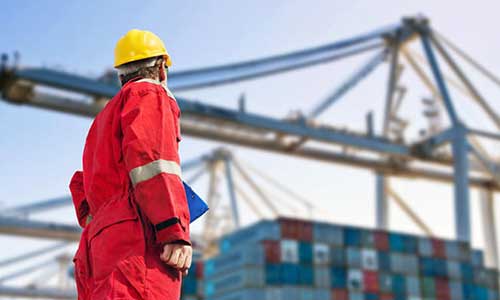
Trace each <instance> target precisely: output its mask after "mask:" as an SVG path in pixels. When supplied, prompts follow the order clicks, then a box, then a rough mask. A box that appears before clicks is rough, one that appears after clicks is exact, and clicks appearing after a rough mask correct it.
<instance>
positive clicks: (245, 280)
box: [204, 267, 266, 297]
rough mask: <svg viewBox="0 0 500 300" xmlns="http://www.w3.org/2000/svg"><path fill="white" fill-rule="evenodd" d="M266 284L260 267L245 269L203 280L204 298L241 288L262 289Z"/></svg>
mask: <svg viewBox="0 0 500 300" xmlns="http://www.w3.org/2000/svg"><path fill="white" fill-rule="evenodd" d="M265 283H266V280H265V275H264V270H263V268H261V267H247V268H242V269H239V270H235V271H233V272H228V273H225V274H221V275H219V276H215V277H211V278H210V279H206V280H205V292H204V295H205V297H213V296H216V295H220V294H222V293H223V292H229V291H233V290H239V289H243V288H262V287H264V285H265Z"/></svg>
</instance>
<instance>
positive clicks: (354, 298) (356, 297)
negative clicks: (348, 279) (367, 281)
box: [349, 291, 365, 300]
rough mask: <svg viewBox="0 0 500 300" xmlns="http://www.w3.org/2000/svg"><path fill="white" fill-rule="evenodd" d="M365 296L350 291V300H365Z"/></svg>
mask: <svg viewBox="0 0 500 300" xmlns="http://www.w3.org/2000/svg"><path fill="white" fill-rule="evenodd" d="M364 298H365V297H364V294H363V293H361V292H353V291H349V300H364Z"/></svg>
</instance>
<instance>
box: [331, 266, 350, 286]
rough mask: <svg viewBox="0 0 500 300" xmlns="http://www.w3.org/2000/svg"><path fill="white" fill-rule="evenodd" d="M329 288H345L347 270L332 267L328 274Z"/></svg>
mask: <svg viewBox="0 0 500 300" xmlns="http://www.w3.org/2000/svg"><path fill="white" fill-rule="evenodd" d="M330 280H331V284H330V286H331V287H332V288H334V289H346V288H347V270H346V269H345V268H342V267H332V268H331V272H330Z"/></svg>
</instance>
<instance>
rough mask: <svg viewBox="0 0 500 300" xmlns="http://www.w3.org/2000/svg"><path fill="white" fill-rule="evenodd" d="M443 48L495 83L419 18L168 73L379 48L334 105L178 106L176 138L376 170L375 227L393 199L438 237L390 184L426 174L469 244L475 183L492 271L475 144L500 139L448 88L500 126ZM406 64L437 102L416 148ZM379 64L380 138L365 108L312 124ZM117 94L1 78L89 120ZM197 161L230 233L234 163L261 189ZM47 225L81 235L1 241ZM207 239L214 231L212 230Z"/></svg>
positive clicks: (487, 210)
mask: <svg viewBox="0 0 500 300" xmlns="http://www.w3.org/2000/svg"><path fill="white" fill-rule="evenodd" d="M416 42H419V43H421V46H422V50H423V54H424V55H423V56H424V58H423V60H422V58H421V57H419V56H418V55H417V54H416V53H414V52H412V51H411V50H410V48H409V47H408V46H409V44H410V43H416ZM450 50H451V51H453V53H455V55H458V56H460V57H461V58H462V59H463V60H465V61H466V62H467V63H469V64H471V65H472V67H474V68H476V69H477V70H479V72H481V73H482V74H484V75H485V76H486V78H487V79H490V80H492V81H493V82H494V83H495V84H497V85H499V86H500V80H499V79H498V78H497V77H496V76H495V75H493V74H492V73H491V72H489V71H488V70H486V69H485V68H484V67H483V66H481V65H480V64H478V63H477V62H476V61H474V60H473V59H472V58H471V57H470V56H468V55H467V54H465V53H464V52H463V51H461V50H460V49H459V48H458V47H456V46H455V45H454V44H452V43H451V42H450V41H449V40H447V39H446V38H444V37H443V36H441V35H440V34H438V33H437V32H436V31H435V30H433V29H432V28H431V27H430V25H429V22H428V20H427V19H425V18H422V17H417V18H405V19H403V20H402V22H400V23H398V24H395V25H392V26H387V27H384V28H382V29H379V30H375V31H373V32H369V33H366V34H362V35H359V36H356V37H354V38H350V39H346V40H341V41H338V42H334V43H331V44H328V45H324V46H320V47H315V48H310V49H305V50H301V51H296V52H292V53H288V54H283V55H277V56H273V57H267V58H263V59H256V60H252V61H247V62H242V63H234V64H229V65H223V66H216V67H209V68H203V69H198V70H192V71H184V72H178V73H172V74H170V75H169V86H170V88H171V89H172V90H174V91H181V90H189V89H194V88H199V87H207V86H215V85H222V84H230V83H233V82H237V81H241V80H248V79H252V78H257V77H263V76H269V75H272V74H277V73H281V72H287V71H290V70H294V69H299V68H305V67H310V66H313V65H317V64H323V63H329V62H333V61H336V60H340V59H342V58H346V57H351V56H355V55H357V54H360V53H365V52H369V51H372V52H375V55H374V56H373V57H371V58H370V59H369V60H368V61H367V62H366V63H365V64H363V65H362V66H361V68H359V69H357V70H356V71H355V72H354V73H353V74H352V75H351V76H350V77H348V78H347V80H346V81H345V82H343V83H342V84H341V85H340V86H339V87H338V88H337V89H336V90H335V91H334V92H333V93H332V94H331V95H330V96H329V97H327V98H326V99H324V100H323V101H321V102H320V103H319V104H318V105H317V106H315V107H313V108H312V109H311V110H310V112H309V113H304V114H302V113H301V114H299V115H297V116H295V117H293V118H282V119H280V118H273V117H269V116H265V115H260V114H254V113H250V112H247V111H246V110H245V103H244V100H242V101H240V106H239V109H228V108H224V107H220V106H215V105H210V104H206V103H203V102H199V101H193V100H189V99H184V98H177V100H178V103H179V106H180V108H181V110H182V114H183V118H182V120H181V122H182V124H181V125H182V130H183V133H184V134H185V135H190V136H194V137H199V138H204V139H210V140H215V141H220V142H224V143H232V144H237V145H242V146H247V147H251V148H256V149H261V150H265V151H270V152H275V153H280V154H285V155H292V156H298V157H303V158H308V159H313V160H320V161H324V162H331V163H338V164H343V165H348V166H352V167H357V168H364V169H369V170H373V172H374V174H375V176H376V187H377V192H376V203H377V206H376V222H377V227H379V228H383V229H387V228H388V226H389V224H388V213H389V211H388V199H389V198H391V199H393V200H394V201H395V203H396V204H397V205H399V206H400V207H401V208H402V210H403V211H405V212H406V213H407V214H408V216H409V217H410V218H411V219H412V220H413V221H414V222H415V223H416V224H417V225H418V226H419V227H420V228H421V229H422V231H423V232H425V233H426V234H429V235H432V234H433V232H432V230H431V228H430V227H428V226H426V225H425V223H424V221H423V220H422V219H421V218H420V217H419V216H418V215H416V214H415V213H414V212H413V211H412V210H411V208H410V207H409V206H408V205H407V204H406V203H405V202H404V201H403V199H402V198H401V197H400V196H399V195H398V194H397V193H396V192H395V191H394V190H393V189H392V188H391V186H390V184H389V179H390V177H402V178H423V179H428V180H432V181H439V182H447V183H450V184H452V185H453V187H454V211H455V233H456V238H457V239H459V240H462V241H466V242H470V240H471V224H470V204H469V198H470V187H476V188H478V189H480V191H481V195H482V199H481V207H482V208H481V213H482V221H483V227H484V240H485V244H486V247H485V251H486V257H487V262H489V264H490V265H491V266H495V267H497V268H498V249H497V233H496V231H495V228H496V227H495V216H494V209H493V208H494V203H493V193H494V192H497V191H498V190H500V164H499V163H500V162H499V161H497V160H495V159H494V158H493V157H491V155H489V154H488V152H487V151H486V150H485V148H484V147H483V146H482V145H481V143H480V142H479V139H489V140H492V141H498V140H500V134H499V133H498V132H490V131H485V130H482V129H480V128H471V127H469V126H467V125H466V124H465V123H464V121H463V120H462V119H461V117H460V116H459V115H458V113H457V110H456V107H455V102H454V101H453V99H452V97H451V94H450V90H449V87H455V88H458V89H459V90H460V91H461V92H463V93H464V94H466V95H467V97H469V98H471V99H472V100H473V101H474V103H476V104H477V105H478V106H479V107H480V108H481V109H482V110H483V111H484V113H485V115H486V116H487V117H488V118H489V119H490V120H491V121H492V122H493V124H495V126H496V127H497V128H499V129H500V117H499V116H498V115H497V113H496V112H495V111H494V109H493V108H492V107H491V105H490V104H489V103H488V102H487V101H486V99H485V98H484V97H483V96H482V94H481V93H480V91H479V90H478V89H477V88H476V87H475V86H474V85H473V83H472V82H471V80H470V79H469V78H468V76H467V74H466V73H465V72H464V70H463V69H462V67H461V66H460V65H459V64H458V63H457V62H456V61H455V59H454V58H453V57H452V55H451V52H450ZM403 59H404V61H405V62H406V63H407V64H406V65H408V66H409V67H410V68H411V69H412V70H413V71H414V72H415V74H416V75H417V76H418V77H419V78H420V79H421V81H422V83H423V84H424V85H425V86H426V87H427V88H428V90H429V93H430V94H431V95H432V99H424V105H426V107H427V108H428V110H427V111H426V116H427V117H428V119H429V129H428V131H427V132H426V134H425V138H423V139H419V140H417V141H415V142H406V141H405V138H404V135H403V132H404V129H405V127H406V126H407V124H406V121H405V120H402V119H401V118H399V117H398V109H399V108H400V106H401V105H402V101H403V97H404V94H405V92H406V87H403V86H401V85H400V84H399V79H400V77H401V76H402V70H403V63H402V62H403ZM419 59H420V60H419ZM384 62H388V64H389V76H388V81H387V90H386V97H385V106H384V110H383V115H384V119H383V124H382V132H380V133H377V132H375V125H374V122H373V114H372V113H371V112H369V113H368V114H367V122H366V131H365V132H353V131H347V130H344V129H339V128H336V127H332V126H329V125H325V124H319V123H318V122H317V121H316V120H315V119H316V118H317V117H318V116H319V115H320V114H322V113H323V112H324V111H325V110H326V109H328V108H329V107H331V106H332V105H333V104H334V103H335V102H337V101H338V100H339V99H341V98H342V96H344V95H345V94H346V93H348V92H349V91H350V90H351V89H352V88H354V87H355V86H356V85H357V84H358V83H359V82H361V81H362V80H363V79H364V78H366V77H367V76H368V75H369V74H370V73H372V72H373V70H375V69H376V68H377V67H378V66H379V65H381V64H382V63H384ZM423 62H424V63H425V64H427V65H428V66H429V68H428V71H429V72H430V74H431V76H428V75H427V70H424V66H425V64H424V63H423ZM443 63H444V64H445V65H446V66H447V68H448V69H450V70H451V71H452V72H453V73H454V74H455V76H456V77H457V78H458V81H459V82H454V81H451V80H449V79H448V78H447V77H446V76H445V74H444V73H443V72H442V68H441V65H442V64H443ZM118 90H119V86H117V85H116V84H113V83H110V82H109V81H103V80H97V79H90V78H86V77H82V76H78V75H74V74H68V73H65V72H61V71H55V70H50V69H45V68H17V67H16V66H9V65H8V64H7V59H6V58H5V59H4V61H3V63H2V66H1V70H0V91H1V95H2V97H3V99H4V100H6V101H8V102H10V103H14V104H24V105H31V106H36V107H41V108H46V109H51V110H57V111H61V112H65V113H72V114H78V115H83V116H89V117H93V116H95V115H96V114H97V113H98V112H99V111H100V110H101V109H102V108H103V106H104V105H105V103H106V101H108V100H109V99H110V98H111V97H113V96H114V95H115V94H116V93H117V92H118ZM441 108H443V110H444V112H445V116H446V117H447V119H449V121H450V126H448V127H447V128H441V126H442V125H440V121H439V120H440V118H441V117H442V116H441ZM314 142H319V143H316V144H321V145H323V146H324V147H319V146H317V145H316V146H312V145H311V144H313V143H314ZM448 149H450V150H451V151H448ZM200 163H204V164H207V165H208V170H209V174H210V175H211V176H210V178H211V179H210V187H211V188H210V189H211V190H210V191H209V198H208V199H209V202H212V203H211V204H212V205H214V201H215V200H213V199H211V197H212V196H210V195H214V194H215V192H214V188H213V185H214V184H215V182H216V181H217V172H219V171H218V170H219V169H220V167H219V166H224V168H225V169H224V170H225V171H224V172H225V174H226V181H227V186H228V191H229V199H230V203H231V210H230V212H231V216H232V222H233V223H232V225H233V226H234V227H237V226H239V223H240V220H239V216H238V209H237V201H236V197H237V196H240V197H241V199H243V200H244V199H245V196H243V195H241V193H239V192H238V189H237V188H236V187H235V185H234V181H233V180H232V176H233V175H232V173H231V172H232V171H231V166H234V167H235V168H236V170H237V171H238V172H239V173H240V175H241V176H242V177H243V178H244V179H245V180H246V181H247V183H248V184H249V185H251V186H252V185H253V189H254V190H255V192H256V194H257V195H259V194H261V193H260V192H259V186H258V185H256V184H255V183H254V184H252V182H253V181H252V178H251V177H250V176H248V174H247V175H246V176H245V174H246V173H245V171H244V169H243V168H241V167H239V166H238V162H237V161H235V160H234V159H233V158H232V156H231V155H230V154H229V153H228V152H227V151H225V150H218V151H215V152H214V153H213V154H212V156H209V157H207V156H205V157H204V158H200V159H198V160H195V161H192V162H189V163H188V164H183V169H186V168H187V169H189V168H191V167H193V166H196V165H199V164H200ZM195 179H196V178H195ZM259 196H260V198H261V200H262V201H263V202H264V203H267V204H268V208H269V209H270V210H271V211H274V209H275V208H273V206H274V202H273V201H270V199H266V196H265V195H263V194H262V195H259ZM54 201H55V200H54ZM55 202H57V201H55ZM250 205H251V204H250ZM42 207H43V205H42ZM207 222H210V221H209V220H207ZM44 226H49V227H50V226H52V227H51V230H49V231H46V233H45V234H46V236H47V237H49V236H50V237H54V238H61V237H62V236H64V235H68V236H65V237H63V238H66V239H71V238H69V236H73V237H76V236H77V235H78V233H77V232H74V231H72V230H73V229H72V228H62V227H58V226H57V225H54V224H52V225H51V224H46V223H37V222H35V221H27V220H23V221H20V219H19V218H18V217H16V216H3V217H1V218H0V232H3V233H6V232H16V231H17V233H20V232H24V233H25V234H26V235H32V236H37V235H40V234H42V232H43V230H44V229H47V227H44ZM207 230H209V229H207ZM47 232H49V233H47ZM206 234H207V235H209V236H210V235H212V236H213V235H216V233H210V232H207V233H206ZM0 294H1V291H0Z"/></svg>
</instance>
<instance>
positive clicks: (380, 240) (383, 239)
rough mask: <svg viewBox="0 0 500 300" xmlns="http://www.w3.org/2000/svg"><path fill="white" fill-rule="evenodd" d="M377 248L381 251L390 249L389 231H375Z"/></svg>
mask: <svg viewBox="0 0 500 300" xmlns="http://www.w3.org/2000/svg"><path fill="white" fill-rule="evenodd" d="M374 238H375V248H376V249H377V250H381V251H387V250H389V237H388V234H387V232H384V231H375V232H374Z"/></svg>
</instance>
